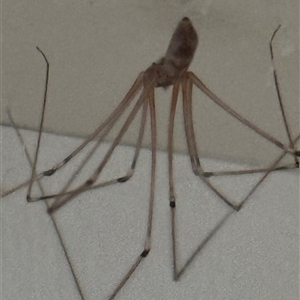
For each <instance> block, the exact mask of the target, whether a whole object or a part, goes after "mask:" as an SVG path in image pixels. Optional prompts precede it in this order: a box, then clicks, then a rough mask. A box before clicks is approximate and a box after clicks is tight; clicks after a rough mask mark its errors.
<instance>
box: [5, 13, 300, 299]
mask: <svg viewBox="0 0 300 300" xmlns="http://www.w3.org/2000/svg"><path fill="white" fill-rule="evenodd" d="M278 29H279V27H278V28H277V29H276V31H275V32H274V34H273V36H272V38H271V41H270V53H271V59H272V61H273V48H272V41H273V38H274V36H275V34H276V32H277V31H278ZM197 44H198V37H197V33H196V31H195V29H194V27H193V25H192V23H191V21H190V20H189V19H188V18H183V19H182V20H181V22H180V23H179V25H178V27H177V28H176V30H175V32H174V34H173V36H172V38H171V41H170V44H169V47H168V50H167V52H166V55H165V56H164V57H163V58H162V59H160V60H159V61H158V62H157V63H153V64H152V65H151V66H150V67H149V68H148V69H147V70H146V71H145V72H142V73H140V74H139V76H138V77H137V79H136V81H135V83H134V84H133V85H132V87H131V88H130V90H129V91H128V93H127V94H126V96H125V97H124V99H123V100H122V101H121V103H120V104H119V105H118V106H117V108H116V109H115V110H114V111H113V112H112V113H111V115H110V116H109V117H108V118H107V119H106V120H105V121H104V122H103V123H102V124H101V125H100V126H99V127H98V128H97V129H96V130H95V131H94V132H93V133H92V134H90V135H89V136H88V137H87V138H86V140H85V141H84V142H83V143H82V144H81V145H80V146H79V147H77V148H76V149H75V150H74V151H73V152H72V153H71V154H70V155H68V156H67V157H66V158H65V159H64V160H63V161H61V162H59V163H58V164H56V165H55V166H54V167H53V168H51V169H49V170H46V171H44V172H41V173H39V174H36V166H37V161H38V156H39V149H40V143H41V136H42V132H43V123H44V115H45V108H46V101H47V90H48V79H49V62H48V60H47V58H46V56H45V55H44V53H43V52H42V51H41V50H40V49H39V48H38V51H39V52H40V53H41V54H42V55H43V58H44V59H45V61H46V64H47V73H46V83H45V91H44V104H43V111H42V117H41V122H40V127H39V136H38V142H37V147H36V152H35V156H34V161H33V166H32V173H31V178H30V180H29V181H26V182H24V183H22V184H21V185H19V186H17V187H15V188H13V189H11V190H8V191H2V197H4V196H7V195H9V194H11V193H12V192H14V191H16V190H18V189H20V188H21V187H24V186H27V185H28V186H29V187H28V192H27V200H28V202H34V201H38V200H45V199H50V198H54V199H55V200H54V202H53V203H52V204H51V206H50V207H49V209H48V212H49V213H50V214H53V213H54V212H55V211H57V210H58V209H59V208H60V207H62V206H63V205H65V204H66V203H68V202H69V201H70V200H72V199H74V198H75V197H76V196H78V195H79V194H81V193H83V192H86V191H87V190H91V189H97V188H100V187H104V186H108V185H112V184H116V183H124V182H126V181H128V180H129V179H130V178H131V177H132V176H133V174H134V171H135V167H136V163H137V160H138V157H139V153H140V149H141V144H142V140H143V135H144V130H145V124H146V119H147V113H148V109H149V110H150V120H151V142H152V143H151V152H152V159H151V182H150V200H149V211H148V220H147V233H146V238H145V243H144V248H143V251H142V253H141V254H140V255H139V256H138V257H137V258H136V261H135V262H134V263H133V264H132V266H131V267H130V269H129V270H128V272H127V273H126V274H125V276H124V277H123V279H122V280H121V282H120V283H119V284H118V285H117V287H116V288H115V290H114V291H113V292H112V294H111V295H110V297H109V299H114V298H115V296H116V295H117V294H118V292H119V291H120V290H121V289H122V288H123V286H124V285H125V284H126V282H127V281H128V279H129V278H130V277H131V275H132V274H133V273H134V271H135V270H136V268H137V267H138V266H139V265H140V263H141V262H142V261H143V260H144V258H146V257H147V255H148V254H149V252H150V250H151V235H152V221H153V207H154V200H155V194H154V193H155V174H156V135H157V131H156V111H155V96H154V89H155V88H156V87H163V88H167V87H169V86H173V91H172V101H171V108H170V117H169V129H168V150H167V152H168V176H169V205H170V209H171V226H172V234H171V236H172V251H173V278H174V280H178V279H179V278H180V277H181V275H182V274H183V272H184V270H185V269H186V266H187V265H188V264H189V263H190V261H189V262H188V263H187V264H186V265H185V266H184V267H183V268H182V269H181V270H179V269H178V267H177V246H176V245H177V242H176V221H175V220H176V217H175V213H176V197H175V186H174V179H173V129H174V120H175V112H176V107H177V101H178V96H179V92H180V90H181V92H182V103H183V114H184V128H185V133H186V141H187V146H188V153H189V157H190V162H191V167H192V170H193V173H194V174H195V176H197V177H199V178H200V179H201V180H202V181H203V183H204V184H205V185H207V186H208V187H209V188H210V189H211V190H212V191H213V192H214V193H215V194H216V195H217V196H218V197H219V198H220V200H222V201H223V202H225V203H226V204H227V205H228V206H229V207H231V208H232V210H233V211H239V210H240V209H241V208H242V206H243V205H244V204H245V203H246V201H247V200H248V198H249V196H250V195H252V194H253V192H254V191H255V190H256V188H257V187H258V186H259V185H260V184H261V183H262V181H263V180H264V179H265V178H266V177H267V176H268V174H269V173H270V172H272V171H275V170H284V169H292V168H298V167H299V161H298V156H300V151H299V150H296V149H295V144H296V142H297V141H298V139H299V136H298V137H297V138H296V139H295V140H293V138H292V136H291V134H290V129H289V126H288V123H287V120H286V116H285V112H284V107H283V103H282V100H281V95H280V90H279V85H278V80H277V74H276V71H275V69H274V80H275V86H276V91H277V95H278V99H279V103H280V107H281V113H282V117H283V120H284V124H285V129H286V132H287V136H288V139H289V145H285V144H284V143H282V142H280V141H278V140H277V139H276V138H274V137H273V136H272V135H270V134H268V133H266V132H265V131H263V130H262V129H260V128H258V127H257V126H255V125H254V124H252V123H251V122H250V121H248V120H247V119H246V118H244V117H242V116H241V115H240V114H238V113H237V112H236V111H234V110H233V109H232V108H231V107H229V106H228V105H227V104H225V102H223V101H222V100H221V99H220V98H219V97H218V96H216V95H215V94H214V93H213V92H212V91H211V90H209V89H208V88H207V87H206V86H205V85H204V83H203V82H202V81H201V80H200V79H199V78H198V77H197V76H196V75H195V74H194V73H192V72H190V71H188V67H189V65H190V63H191V61H192V59H193V56H194V53H195V50H196V47H197ZM194 86H195V87H197V88H199V89H200V90H201V91H202V92H203V93H204V94H205V95H206V96H208V98H210V99H211V100H212V101H213V102H215V103H216V104H217V105H218V106H220V107H221V108H223V109H224V110H225V111H226V112H227V113H229V114H230V115H231V116H233V117H234V118H236V119H237V120H239V121H240V122H242V123H243V124H244V125H246V126H247V127H249V128H250V129H252V130H253V131H255V132H256V133H257V134H259V135H261V136H262V137H263V138H265V139H266V140H268V141H270V142H271V143H273V144H274V145H276V146H277V147H279V148H280V149H282V150H283V152H282V154H281V155H280V156H279V157H278V158H277V159H276V160H275V161H274V162H273V163H272V165H270V166H268V167H266V168H257V169H249V170H233V171H219V172H218V171H214V172H210V171H205V170H204V169H203V168H202V165H201V163H200V158H199V151H198V147H197V143H196V141H195V133H194V127H193V115H192V89H193V87H194ZM138 93H139V96H138V100H137V101H136V103H135V105H134V107H133V109H132V110H131V112H130V113H129V116H128V118H127V119H126V121H125V123H124V125H123V127H122V128H121V130H120V131H119V133H118V135H117V136H116V138H115V139H114V141H113V142H112V144H111V146H110V148H109V150H108V151H107V153H106V155H105V157H104V158H103V160H102V161H101V163H100V164H99V166H98V167H97V168H96V170H95V171H94V173H93V175H92V176H91V177H90V178H89V179H88V180H86V181H85V182H84V183H83V184H81V185H79V186H78V187H77V188H75V189H69V187H70V185H71V183H72V181H73V180H74V178H75V177H76V175H77V174H78V173H79V172H80V170H81V169H82V167H83V166H84V165H85V164H86V163H87V161H88V160H89V159H90V158H91V157H92V155H93V154H94V152H95V151H96V149H97V147H98V146H99V144H100V143H101V141H102V140H103V139H104V138H105V136H106V135H107V134H108V133H109V131H110V130H111V129H112V127H113V126H114V125H115V124H116V122H117V121H118V120H119V118H120V117H121V115H122V114H123V113H124V111H125V109H126V107H128V106H129V105H130V104H131V103H132V102H133V100H134V99H135V97H136V96H137V95H138ZM140 110H141V111H142V112H141V126H140V130H139V134H138V139H137V143H136V147H135V153H134V157H133V159H132V164H131V167H130V170H129V171H128V173H127V174H126V175H125V176H122V177H118V178H116V179H113V180H110V181H105V182H101V183H97V179H98V177H99V176H100V174H101V172H102V170H103V169H104V167H105V166H106V164H107V163H108V161H109V159H110V157H111V155H112V153H113V152H114V150H115V148H116V147H117V146H118V145H119V143H120V141H121V139H122V137H123V136H124V134H125V132H126V131H127V129H128V128H129V126H130V125H131V123H132V121H133V120H134V118H135V117H136V115H137V113H138V112H139V111H140ZM92 140H97V142H96V143H95V145H94V147H93V148H92V150H91V151H90V152H89V154H88V155H87V156H86V158H85V159H84V160H83V162H82V164H81V166H80V167H79V168H78V170H77V171H76V173H75V174H74V175H73V176H72V177H71V178H70V180H69V182H68V183H67V185H66V186H65V187H64V188H63V189H62V190H61V191H60V192H59V193H57V194H52V195H43V196H39V197H34V196H32V193H31V192H32V187H33V184H34V182H35V181H39V180H40V179H42V178H43V177H47V176H52V175H53V174H54V173H55V172H56V171H57V170H59V169H61V168H62V167H63V166H65V165H66V164H67V163H68V162H69V161H70V160H71V159H72V158H73V157H75V156H76V155H77V154H78V153H79V152H80V151H81V150H82V149H83V148H84V147H85V146H86V145H87V144H89V143H90V142H91V141H92ZM286 154H288V155H291V156H293V157H294V163H293V164H290V165H286V166H278V164H279V162H280V161H281V159H282V158H283V156H285V155H286ZM260 172H264V173H265V174H264V175H263V176H262V177H261V179H260V180H259V182H258V183H257V184H256V185H255V186H254V187H253V188H252V190H251V191H250V193H249V194H248V195H247V196H246V197H245V198H244V199H243V200H242V201H241V202H240V203H239V204H233V203H232V201H231V200H229V199H228V197H227V196H226V195H224V194H223V193H221V192H220V191H219V190H218V189H217V188H216V187H215V186H214V185H213V184H212V183H211V181H210V177H213V176H222V175H243V174H251V173H260ZM221 225H222V222H221V223H220V224H219V225H218V226H217V227H215V229H214V230H213V232H212V234H211V236H212V235H213V234H214V232H216V231H217V230H218V228H219V227H220V226H221ZM211 236H210V237H211ZM210 237H209V238H210ZM205 243H206V241H205ZM205 243H204V244H205ZM202 246H203V245H202ZM199 250H200V249H199Z"/></svg>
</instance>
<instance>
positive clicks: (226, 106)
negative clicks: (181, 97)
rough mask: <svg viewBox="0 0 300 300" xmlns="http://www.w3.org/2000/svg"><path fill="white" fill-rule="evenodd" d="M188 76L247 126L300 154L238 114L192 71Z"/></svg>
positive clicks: (288, 151)
mask: <svg viewBox="0 0 300 300" xmlns="http://www.w3.org/2000/svg"><path fill="white" fill-rule="evenodd" d="M187 76H188V77H189V78H190V79H191V80H192V82H193V83H194V84H195V85H196V86H197V87H198V88H199V89H200V90H201V91H202V92H203V93H204V94H205V95H206V96H208V97H209V98H210V99H211V100H212V101H213V102H215V103H216V104H217V105H219V106H220V107H222V108H223V109H224V110H225V111H227V112H228V113H229V114H230V115H232V116H233V117H234V118H236V119H237V120H239V121H240V122H242V123H243V124H245V125H246V126H247V127H249V128H251V129H252V130H254V131H255V132H257V133H258V134H259V135H261V136H262V137H264V138H265V139H267V140H269V141H270V142H271V143H273V144H275V145H276V146H277V147H279V148H281V149H283V150H285V151H286V152H287V153H289V154H291V155H293V156H300V151H295V150H294V149H291V148H290V147H288V146H286V145H284V144H283V143H281V142H280V141H278V140H277V139H275V138H274V137H272V136H271V135H269V134H268V133H266V132H265V131H264V130H262V129H260V128H258V127H257V126H255V125H254V124H252V123H251V122H250V121H248V120H247V119H246V118H244V117H242V116H241V115H240V114H238V113H237V112H236V111H235V110H233V109H232V108H231V107H230V106H229V105H227V104H226V103H225V102H223V101H222V100H221V99H220V98H219V97H218V96H217V95H215V94H214V93H213V92H212V91H211V90H210V89H209V88H208V87H206V86H205V84H204V83H203V82H202V81H201V80H200V79H199V78H198V77H197V76H196V75H195V74H194V73H192V72H187Z"/></svg>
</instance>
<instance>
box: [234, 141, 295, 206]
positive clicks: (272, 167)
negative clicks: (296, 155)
mask: <svg viewBox="0 0 300 300" xmlns="http://www.w3.org/2000/svg"><path fill="white" fill-rule="evenodd" d="M299 139H300V135H298V136H297V138H296V139H295V140H294V141H292V142H293V143H292V144H291V146H292V145H296V143H297V142H298V140H299ZM285 155H286V152H285V151H284V152H283V153H282V154H281V155H280V156H279V157H278V158H277V159H276V160H275V161H274V163H272V165H271V166H270V167H269V170H268V171H267V172H266V173H265V174H264V175H263V176H262V177H261V178H260V180H259V181H258V182H257V183H256V185H255V186H254V187H253V188H252V189H251V191H250V192H249V193H248V195H247V196H246V197H245V198H244V199H243V201H242V202H241V203H240V204H239V205H238V210H240V209H241V208H242V206H244V204H245V203H246V201H247V200H248V199H249V198H250V196H251V195H252V194H253V193H254V192H255V191H256V190H257V188H258V186H259V185H260V184H261V183H262V182H263V181H264V180H265V179H266V178H267V176H268V175H269V174H270V173H271V172H272V171H274V170H275V168H276V166H277V165H278V163H279V162H280V161H281V160H282V158H283V157H284V156H285Z"/></svg>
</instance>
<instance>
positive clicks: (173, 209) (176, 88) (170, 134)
mask: <svg viewBox="0 0 300 300" xmlns="http://www.w3.org/2000/svg"><path fill="white" fill-rule="evenodd" d="M179 87H180V83H176V84H175V85H174V87H173V93H172V102H171V109H170V118H169V132H168V161H169V164H168V165H169V201H170V203H169V205H170V208H171V228H172V250H173V278H174V280H175V279H176V274H177V247H176V245H177V244H176V222H175V217H176V216H175V212H176V197H175V191H174V178H173V132H174V120H175V113H176V106H177V101H178V93H179Z"/></svg>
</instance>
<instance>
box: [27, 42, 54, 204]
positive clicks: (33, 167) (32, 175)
mask: <svg viewBox="0 0 300 300" xmlns="http://www.w3.org/2000/svg"><path fill="white" fill-rule="evenodd" d="M36 48H37V50H38V51H39V52H40V53H41V54H42V55H43V58H44V60H45V62H46V80H45V88H44V100H43V109H42V115H41V120H40V130H39V136H38V141H37V144H36V150H35V156H34V160H33V166H32V171H31V176H30V181H29V186H28V191H27V199H28V198H29V197H30V196H29V195H30V194H31V189H32V185H33V181H34V177H35V170H36V164H37V160H38V155H39V150H40V144H41V138H42V133H43V131H42V128H43V125H44V119H45V110H46V103H47V92H48V82H49V62H48V60H47V57H46V56H45V54H44V53H43V51H41V50H40V49H39V48H38V47H36Z"/></svg>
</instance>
